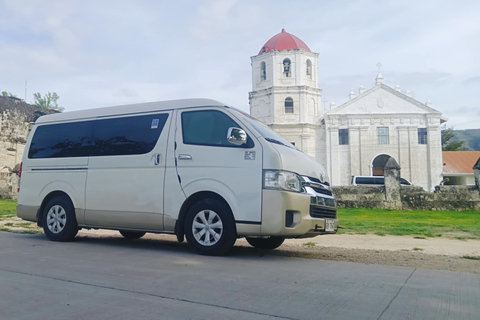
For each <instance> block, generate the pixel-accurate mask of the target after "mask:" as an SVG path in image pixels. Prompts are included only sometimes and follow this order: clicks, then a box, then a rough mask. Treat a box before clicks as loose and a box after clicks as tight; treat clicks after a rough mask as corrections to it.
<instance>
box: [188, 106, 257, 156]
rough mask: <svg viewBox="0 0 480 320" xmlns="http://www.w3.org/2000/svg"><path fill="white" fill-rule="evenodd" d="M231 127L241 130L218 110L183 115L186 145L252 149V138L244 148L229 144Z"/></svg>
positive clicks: (190, 112)
mask: <svg viewBox="0 0 480 320" xmlns="http://www.w3.org/2000/svg"><path fill="white" fill-rule="evenodd" d="M230 127H236V128H241V127H240V126H239V125H238V124H237V123H236V122H235V121H233V120H232V118H230V117H229V116H227V115H226V114H225V113H223V112H220V111H217V110H201V111H186V112H183V113H182V134H183V143H184V144H194V145H206V146H215V147H231V148H238V147H240V148H242V147H243V148H245V147H250V142H251V139H250V138H248V142H247V144H246V145H242V146H236V145H233V144H231V143H229V142H228V141H227V133H228V128H230ZM252 144H253V142H252Z"/></svg>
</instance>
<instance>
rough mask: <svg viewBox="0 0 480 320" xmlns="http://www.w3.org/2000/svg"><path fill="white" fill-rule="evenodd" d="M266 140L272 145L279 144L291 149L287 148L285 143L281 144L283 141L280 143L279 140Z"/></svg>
mask: <svg viewBox="0 0 480 320" xmlns="http://www.w3.org/2000/svg"><path fill="white" fill-rule="evenodd" d="M265 140H267V141H269V142H271V143H276V144H279V145H281V146H285V147H290V146H287V145H286V144H285V143H283V142H281V141H278V140H275V139H272V138H265Z"/></svg>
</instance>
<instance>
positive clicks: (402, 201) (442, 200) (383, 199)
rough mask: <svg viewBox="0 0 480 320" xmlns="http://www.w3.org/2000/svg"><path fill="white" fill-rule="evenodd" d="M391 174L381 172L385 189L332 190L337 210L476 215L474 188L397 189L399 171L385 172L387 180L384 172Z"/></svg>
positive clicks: (479, 196)
mask: <svg viewBox="0 0 480 320" xmlns="http://www.w3.org/2000/svg"><path fill="white" fill-rule="evenodd" d="M387 165H388V163H387ZM386 169H387V168H386ZM391 170H392V169H389V170H385V172H386V176H385V184H386V185H385V186H378V187H367V186H348V187H333V188H332V189H333V193H334V194H335V197H336V199H337V206H338V207H339V208H382V209H403V210H479V211H480V190H479V187H478V186H436V187H435V191H434V192H427V191H425V190H424V189H423V188H421V187H416V186H400V181H399V180H398V178H399V177H400V169H399V168H398V169H395V168H393V170H394V171H395V170H397V171H398V173H395V172H393V173H390V172H389V174H388V177H387V171H391ZM392 178H395V179H392Z"/></svg>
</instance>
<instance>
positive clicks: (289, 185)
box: [263, 170, 302, 192]
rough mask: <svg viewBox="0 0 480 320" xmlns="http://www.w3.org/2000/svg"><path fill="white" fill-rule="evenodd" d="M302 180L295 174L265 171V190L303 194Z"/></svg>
mask: <svg viewBox="0 0 480 320" xmlns="http://www.w3.org/2000/svg"><path fill="white" fill-rule="evenodd" d="M301 181H302V178H301V177H300V176H299V175H298V174H296V173H293V172H288V171H280V170H264V171H263V188H265V189H277V190H286V191H294V192H301V191H302V182H301Z"/></svg>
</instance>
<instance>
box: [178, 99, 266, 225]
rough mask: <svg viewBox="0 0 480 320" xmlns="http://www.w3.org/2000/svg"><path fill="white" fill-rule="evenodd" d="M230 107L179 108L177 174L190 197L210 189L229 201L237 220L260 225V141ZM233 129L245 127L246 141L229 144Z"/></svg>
mask: <svg viewBox="0 0 480 320" xmlns="http://www.w3.org/2000/svg"><path fill="white" fill-rule="evenodd" d="M227 112H228V111H227V110H218V109H212V108H205V109H198V108H196V109H195V110H192V109H190V110H188V109H185V110H181V111H180V112H179V113H178V115H177V118H176V121H177V130H176V135H175V142H176V146H177V147H176V150H175V156H176V162H177V170H178V178H179V182H180V184H181V187H182V189H183V191H184V193H185V195H186V196H187V197H189V196H191V195H192V194H194V193H197V192H202V191H211V192H214V193H216V194H218V195H220V196H221V197H223V198H224V199H225V200H226V201H227V203H228V204H229V205H230V207H231V209H232V212H233V215H234V218H235V220H236V222H237V223H242V222H243V223H248V224H260V223H261V204H262V149H261V144H260V143H259V142H258V141H257V140H256V138H255V137H254V136H253V134H251V133H249V131H248V130H247V128H245V126H242V125H241V122H240V121H239V120H238V119H236V118H235V117H234V116H233V115H231V114H229V113H227ZM230 127H237V128H241V129H243V130H245V131H246V133H247V136H248V139H247V140H248V141H247V144H244V145H241V146H236V145H233V144H231V143H230V142H228V140H227V132H228V129H229V128H230Z"/></svg>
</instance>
